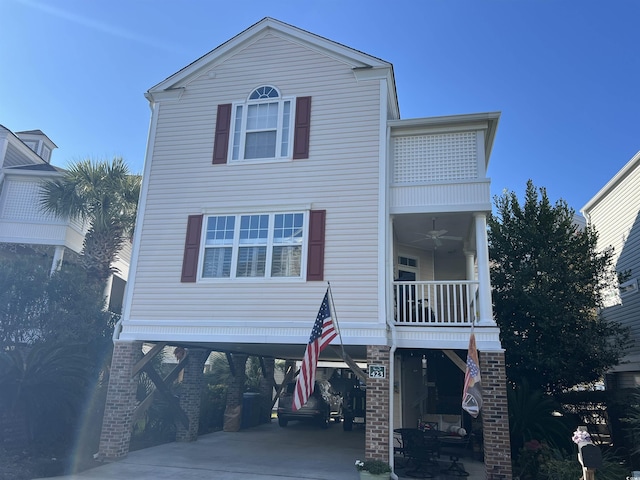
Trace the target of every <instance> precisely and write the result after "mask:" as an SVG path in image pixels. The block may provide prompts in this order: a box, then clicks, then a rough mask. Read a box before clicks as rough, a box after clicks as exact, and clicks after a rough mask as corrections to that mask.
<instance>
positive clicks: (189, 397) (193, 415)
mask: <svg viewBox="0 0 640 480" xmlns="http://www.w3.org/2000/svg"><path fill="white" fill-rule="evenodd" d="M188 353H189V356H188V357H187V363H186V365H185V367H184V370H183V375H182V382H181V383H180V391H179V395H180V407H181V408H182V410H184V413H186V414H187V418H188V419H189V428H185V427H184V425H183V424H182V423H181V422H178V423H177V430H176V441H177V442H194V441H196V440H197V439H198V427H199V424H200V402H201V399H202V385H203V383H204V382H203V376H204V374H203V369H204V362H205V361H206V360H207V357H208V356H209V351H208V350H204V349H201V348H190V349H189V351H188Z"/></svg>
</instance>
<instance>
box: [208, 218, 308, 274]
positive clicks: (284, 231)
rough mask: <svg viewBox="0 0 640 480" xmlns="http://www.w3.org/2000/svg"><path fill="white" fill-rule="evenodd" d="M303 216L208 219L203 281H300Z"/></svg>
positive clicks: (304, 226) (303, 229) (303, 241)
mask: <svg viewBox="0 0 640 480" xmlns="http://www.w3.org/2000/svg"><path fill="white" fill-rule="evenodd" d="M306 230H307V227H306V215H305V214H304V213H302V212H291V213H259V214H241V215H214V216H209V217H206V226H205V233H204V255H203V257H202V258H203V263H202V277H203V278H265V277H267V278H274V277H288V278H301V276H302V271H303V246H304V243H305V232H306Z"/></svg>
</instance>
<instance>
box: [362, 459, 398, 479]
mask: <svg viewBox="0 0 640 480" xmlns="http://www.w3.org/2000/svg"><path fill="white" fill-rule="evenodd" d="M356 470H358V471H359V472H362V471H364V472H369V473H371V474H372V475H378V474H381V473H389V472H391V467H390V466H389V464H388V463H387V462H384V461H382V460H365V461H364V462H362V461H360V460H356Z"/></svg>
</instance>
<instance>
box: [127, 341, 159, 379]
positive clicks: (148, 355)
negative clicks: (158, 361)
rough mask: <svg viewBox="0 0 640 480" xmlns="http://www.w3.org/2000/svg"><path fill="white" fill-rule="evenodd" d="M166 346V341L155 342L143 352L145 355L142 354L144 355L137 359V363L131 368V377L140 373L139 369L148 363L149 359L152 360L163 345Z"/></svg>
mask: <svg viewBox="0 0 640 480" xmlns="http://www.w3.org/2000/svg"><path fill="white" fill-rule="evenodd" d="M166 346H167V342H158V343H156V344H155V345H154V346H153V348H152V349H151V350H149V351H148V352H147V353H146V354H145V356H144V357H142V358H141V359H140V360H138V363H136V364H135V365H134V366H133V370H132V373H131V377H132V378H133V377H135V376H136V375H137V374H139V373H140V371H141V370H143V369H144V368H145V367H146V366H147V364H148V363H149V362H150V361H151V360H153V359H154V358H155V357H156V355H158V354H159V353H160V352H161V351H162V349H163V348H164V347H166Z"/></svg>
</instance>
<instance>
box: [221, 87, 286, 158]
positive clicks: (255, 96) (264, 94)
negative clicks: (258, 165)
mask: <svg viewBox="0 0 640 480" xmlns="http://www.w3.org/2000/svg"><path fill="white" fill-rule="evenodd" d="M292 102H293V99H291V98H282V97H281V95H280V92H278V90H276V88H274V87H271V86H262V87H259V88H256V89H255V90H254V91H253V92H251V94H250V95H249V98H248V99H247V101H246V102H244V103H238V104H234V106H233V118H232V121H231V126H232V133H231V138H232V141H231V145H230V150H231V159H232V160H235V161H240V160H253V159H270V158H290V157H291V150H292V148H291V142H292V130H293V128H292V125H291V122H292V119H293V115H292Z"/></svg>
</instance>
